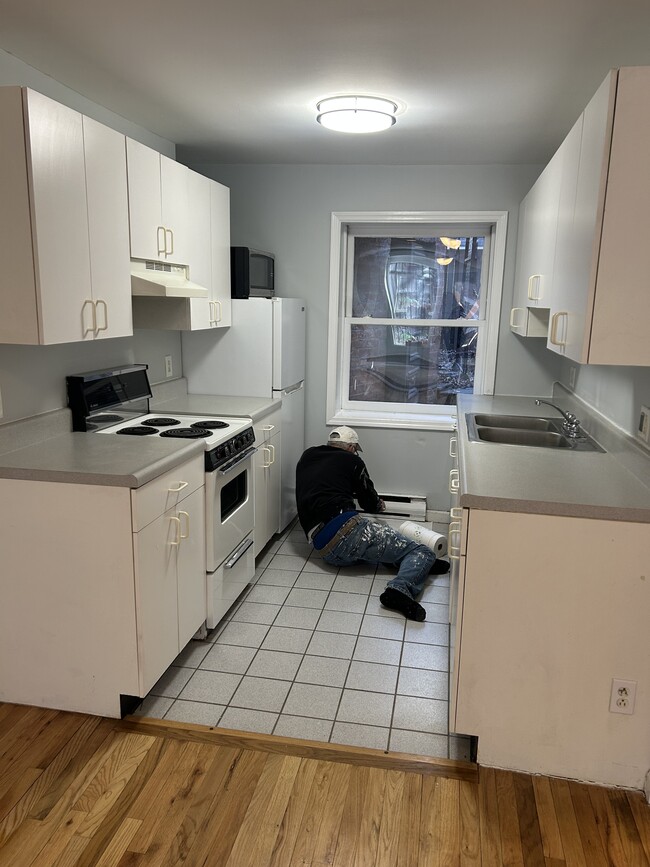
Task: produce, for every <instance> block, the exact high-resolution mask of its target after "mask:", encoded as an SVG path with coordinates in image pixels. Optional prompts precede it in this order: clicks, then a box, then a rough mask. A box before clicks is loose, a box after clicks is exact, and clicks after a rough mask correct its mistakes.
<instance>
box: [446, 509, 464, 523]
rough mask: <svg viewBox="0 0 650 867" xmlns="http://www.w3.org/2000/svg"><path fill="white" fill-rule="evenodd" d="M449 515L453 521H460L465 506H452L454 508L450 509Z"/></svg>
mask: <svg viewBox="0 0 650 867" xmlns="http://www.w3.org/2000/svg"><path fill="white" fill-rule="evenodd" d="M449 517H450V518H451V519H452V522H453V521H460V519H461V518H462V517H463V507H462V506H452V508H451V509H450V510H449Z"/></svg>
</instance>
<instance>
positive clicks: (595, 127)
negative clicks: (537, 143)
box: [548, 67, 650, 366]
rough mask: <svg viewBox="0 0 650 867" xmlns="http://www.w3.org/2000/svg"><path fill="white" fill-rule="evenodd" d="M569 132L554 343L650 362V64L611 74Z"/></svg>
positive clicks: (596, 359) (614, 359) (626, 361)
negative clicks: (649, 244) (647, 240)
mask: <svg viewBox="0 0 650 867" xmlns="http://www.w3.org/2000/svg"><path fill="white" fill-rule="evenodd" d="M568 139H569V145H568V147H567V153H568V154H569V158H568V160H567V163H566V164H565V167H564V168H565V170H564V172H563V181H562V191H561V197H560V214H559V221H558V234H557V248H556V263H555V278H554V293H553V299H552V305H551V322H550V329H549V340H548V347H549V349H552V350H553V351H555V352H558V353H560V354H562V355H564V356H565V357H567V358H570V359H573V360H574V361H577V362H579V363H583V364H611V365H644V366H649V365H650V341H649V340H648V333H649V332H650V304H649V303H648V300H649V299H648V290H647V286H648V269H647V261H646V259H647V257H646V249H645V247H646V245H644V243H643V240H642V239H643V238H644V237H645V236H646V235H647V234H648V228H649V227H650V211H649V210H648V202H650V168H649V157H648V154H649V153H650V67H629V68H623V69H620V70H614V71H613V72H611V73H610V74H609V75H608V77H607V79H606V80H605V81H604V82H603V84H602V85H601V87H600V88H599V89H598V91H597V92H596V94H595V96H594V97H593V99H592V100H591V102H590V103H589V105H588V106H587V108H586V109H585V111H584V112H583V115H582V117H581V118H580V120H579V121H578V123H577V124H576V125H575V126H574V128H573V129H572V131H571V133H570V134H569V137H568ZM639 239H641V240H639Z"/></svg>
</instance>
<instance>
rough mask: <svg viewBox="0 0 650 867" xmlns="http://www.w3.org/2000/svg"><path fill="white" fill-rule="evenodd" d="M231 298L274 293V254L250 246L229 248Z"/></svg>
mask: <svg viewBox="0 0 650 867" xmlns="http://www.w3.org/2000/svg"><path fill="white" fill-rule="evenodd" d="M230 290H231V291H230V294H231V297H232V298H251V297H255V296H258V297H259V296H261V297H263V298H270V297H271V296H272V295H275V256H274V255H273V254H272V253H263V252H262V251H261V250H251V248H250V247H231V248H230Z"/></svg>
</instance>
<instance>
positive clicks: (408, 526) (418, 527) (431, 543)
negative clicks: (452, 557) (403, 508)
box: [398, 521, 447, 557]
mask: <svg viewBox="0 0 650 867" xmlns="http://www.w3.org/2000/svg"><path fill="white" fill-rule="evenodd" d="M398 530H399V532H400V533H401V534H402V535H403V536H407V537H408V538H409V539H413V541H414V542H419V543H420V545H426V546H427V548H431V550H432V551H435V554H436V557H444V556H445V554H446V553H447V537H446V536H441V535H440V533H434V531H433V530H429V529H428V528H427V527H423V526H422V524H416V523H415V522H414V521H404V523H403V524H400V526H399V528H398Z"/></svg>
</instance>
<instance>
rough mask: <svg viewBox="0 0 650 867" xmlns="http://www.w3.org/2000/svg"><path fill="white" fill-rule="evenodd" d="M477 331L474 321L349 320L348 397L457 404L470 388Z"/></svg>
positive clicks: (391, 401) (351, 398) (385, 400)
mask: <svg viewBox="0 0 650 867" xmlns="http://www.w3.org/2000/svg"><path fill="white" fill-rule="evenodd" d="M395 332H398V333H397V335H395ZM477 337H478V328H477V327H476V326H466V327H458V328H445V327H443V326H428V327H427V326H425V327H414V326H408V325H402V326H395V327H393V326H390V325H352V326H351V334H350V388H349V399H350V400H355V401H380V402H389V403H420V404H455V403H456V395H457V394H458V392H469V393H471V392H472V391H473V388H474V365H475V360H476V342H477Z"/></svg>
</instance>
